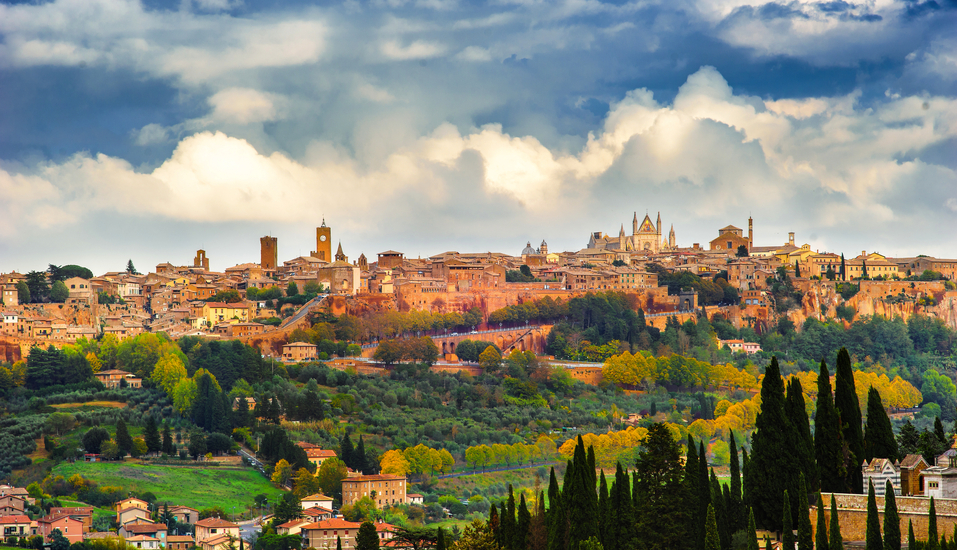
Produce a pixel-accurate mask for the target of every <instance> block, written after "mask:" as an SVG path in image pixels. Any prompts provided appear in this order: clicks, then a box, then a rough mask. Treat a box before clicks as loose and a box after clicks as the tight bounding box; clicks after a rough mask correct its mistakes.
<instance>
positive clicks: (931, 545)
mask: <svg viewBox="0 0 957 550" xmlns="http://www.w3.org/2000/svg"><path fill="white" fill-rule="evenodd" d="M924 550H940V537H939V536H938V534H937V505H936V504H934V497H930V512H929V514H928V516H927V544H926V545H925V546H924Z"/></svg>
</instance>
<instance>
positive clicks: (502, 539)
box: [495, 483, 518, 550]
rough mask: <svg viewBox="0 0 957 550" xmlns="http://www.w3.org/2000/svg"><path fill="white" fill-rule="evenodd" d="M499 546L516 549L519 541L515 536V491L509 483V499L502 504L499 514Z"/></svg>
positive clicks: (497, 537)
mask: <svg viewBox="0 0 957 550" xmlns="http://www.w3.org/2000/svg"><path fill="white" fill-rule="evenodd" d="M495 535H496V537H495V538H496V539H497V540H498V544H499V546H501V547H502V548H505V549H506V550H514V549H515V546H514V545H515V544H516V543H517V542H518V541H517V540H516V538H517V537H516V536H515V493H514V492H513V490H512V484H511V483H509V484H508V500H507V501H506V503H505V504H503V505H502V508H501V510H500V511H499V514H498V530H497V531H496V532H495Z"/></svg>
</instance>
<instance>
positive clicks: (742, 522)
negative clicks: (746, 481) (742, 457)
mask: <svg viewBox="0 0 957 550" xmlns="http://www.w3.org/2000/svg"><path fill="white" fill-rule="evenodd" d="M728 454H729V455H730V458H731V481H730V483H728V485H729V487H728V489H729V491H730V492H731V502H730V503H729V504H728V517H729V518H731V521H732V522H733V525H732V527H731V532H732V533H735V532H738V531H740V530H741V529H744V528H746V527H747V521H748V518H747V517H746V516H745V510H744V506H743V505H742V502H741V467H740V465H739V464H738V444H737V442H736V441H735V440H734V430H731V440H730V441H729V442H728Z"/></svg>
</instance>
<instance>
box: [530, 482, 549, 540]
mask: <svg viewBox="0 0 957 550" xmlns="http://www.w3.org/2000/svg"><path fill="white" fill-rule="evenodd" d="M547 517H548V514H547V513H546V512H545V491H540V492H539V493H538V506H536V507H535V514H534V515H532V524H531V525H530V526H529V528H528V548H529V550H548V523H547Z"/></svg>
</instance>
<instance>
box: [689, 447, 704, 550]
mask: <svg viewBox="0 0 957 550" xmlns="http://www.w3.org/2000/svg"><path fill="white" fill-rule="evenodd" d="M684 481H685V487H686V488H687V491H688V501H687V517H688V531H687V532H688V533H692V534H693V535H694V539H693V540H694V547H695V548H701V547H702V546H704V529H703V526H704V520H705V518H704V517H703V516H702V515H701V512H700V508H701V506H700V502H701V499H700V495H699V493H700V491H701V488H700V485H701V483H700V476H699V475H698V447H697V445H695V442H694V437H692V436H691V434H688V452H687V455H686V458H685V480H684Z"/></svg>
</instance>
